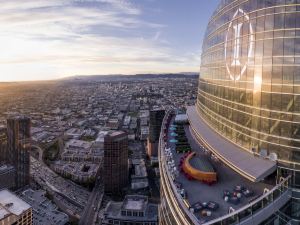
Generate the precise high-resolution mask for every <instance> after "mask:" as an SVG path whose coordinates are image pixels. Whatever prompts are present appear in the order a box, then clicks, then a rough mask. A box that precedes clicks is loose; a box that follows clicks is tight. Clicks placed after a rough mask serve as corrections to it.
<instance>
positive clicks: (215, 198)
mask: <svg viewBox="0 0 300 225" xmlns="http://www.w3.org/2000/svg"><path fill="white" fill-rule="evenodd" d="M170 124H171V125H172V124H174V117H173V118H172V120H171V123H170ZM174 127H176V126H170V127H169V128H168V131H167V132H168V135H167V147H168V148H170V149H171V152H172V157H173V160H174V163H175V165H176V166H177V170H178V171H180V168H179V166H178V165H179V164H180V160H181V158H182V157H183V156H184V155H185V153H177V152H176V150H175V149H176V142H174V141H171V140H174V134H173V135H172V133H174V132H176V130H175V129H174ZM184 131H185V136H186V138H187V140H188V143H189V145H190V147H191V150H192V151H193V152H195V153H196V155H197V156H196V158H194V159H192V160H191V164H192V165H194V166H195V167H197V165H198V163H200V161H201V163H203V162H205V163H206V164H207V165H206V167H207V168H209V167H210V166H212V168H211V169H213V170H215V171H216V172H217V174H218V175H217V176H218V181H217V183H215V184H213V185H207V184H204V183H202V182H199V181H195V180H189V179H188V178H187V177H186V175H185V174H184V173H182V172H180V173H178V176H175V183H176V184H177V186H178V185H179V186H182V187H181V188H179V189H178V192H180V191H181V190H182V189H184V190H185V193H186V200H187V201H186V202H187V203H188V204H189V205H190V206H193V205H194V204H196V203H204V204H205V203H208V202H215V203H217V205H218V209H216V210H213V211H211V213H212V214H211V215H210V216H206V215H205V216H204V215H200V212H199V211H195V216H196V217H197V218H198V220H199V221H203V222H205V221H208V220H213V219H216V218H219V217H222V216H224V215H226V214H228V210H229V208H230V207H231V208H233V209H235V210H237V209H239V208H242V207H243V206H245V205H247V204H248V203H249V202H250V201H251V200H253V199H255V198H257V197H259V196H261V195H262V194H263V192H264V189H265V188H267V189H272V187H273V186H274V185H275V181H274V185H271V184H267V183H262V182H261V183H254V182H251V181H249V180H248V179H246V178H244V177H243V176H241V175H240V174H238V173H236V172H235V171H233V170H232V169H231V168H229V167H227V166H226V165H224V164H223V163H222V162H221V161H220V160H218V159H217V158H212V156H211V155H210V154H209V151H208V150H207V149H205V148H204V146H201V145H200V144H199V143H198V142H196V140H195V139H194V138H193V136H192V133H191V128H190V126H189V125H184ZM175 139H176V137H175ZM198 166H199V168H201V167H202V166H203V165H198ZM240 186H241V187H244V188H245V189H248V190H249V191H250V192H251V193H253V194H251V196H250V195H249V196H248V197H246V196H244V195H241V196H242V197H241V198H239V199H238V201H236V202H234V201H232V202H231V203H230V201H228V202H226V201H225V200H224V191H226V192H227V191H229V192H231V194H232V195H234V194H237V192H236V191H235V189H236V188H237V187H240Z"/></svg>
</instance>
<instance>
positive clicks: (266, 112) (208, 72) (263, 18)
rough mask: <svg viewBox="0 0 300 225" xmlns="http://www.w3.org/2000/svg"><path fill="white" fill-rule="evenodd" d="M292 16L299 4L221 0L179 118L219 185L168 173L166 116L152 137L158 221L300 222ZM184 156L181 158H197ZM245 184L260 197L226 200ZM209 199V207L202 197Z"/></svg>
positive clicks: (299, 47) (298, 79) (299, 85)
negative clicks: (194, 92)
mask: <svg viewBox="0 0 300 225" xmlns="http://www.w3.org/2000/svg"><path fill="white" fill-rule="evenodd" d="M299 21H300V2H299V1H293V0H283V1H281V0H264V1H263V0H261V1H260V0H259V1H258V0H248V1H236V0H222V1H220V4H219V6H218V7H217V9H216V11H215V12H214V14H213V16H212V17H211V19H210V21H209V24H208V27H207V31H206V35H205V39H204V42H203V50H202V60H201V63H202V65H201V72H200V78H199V89H198V99H197V104H196V106H195V107H189V108H188V110H187V115H188V119H189V122H190V133H191V136H192V138H193V140H194V142H196V143H197V144H198V146H200V147H199V149H198V148H197V147H196V146H195V145H193V151H195V152H196V154H198V155H200V156H201V154H202V152H204V154H205V155H207V154H210V155H211V158H213V159H216V160H217V161H218V162H222V165H224V166H222V167H220V168H219V166H218V163H215V165H216V168H217V171H216V172H217V174H218V182H217V183H216V184H215V185H213V186H211V187H209V188H205V186H203V185H202V184H199V183H198V184H197V183H195V182H194V183H191V182H187V181H186V179H182V177H181V176H176V173H175V172H176V170H175V169H177V170H178V168H175V166H174V162H175V164H176V163H178V164H179V161H180V159H178V156H177V154H176V152H172V151H173V150H172V148H170V147H171V146H172V143H171V142H172V141H174V138H173V139H172V140H171V142H170V140H169V133H168V132H170V129H173V130H176V127H175V125H173V126H172V116H171V115H169V114H168V115H167V116H166V117H165V119H164V122H163V128H164V134H161V138H160V143H159V158H160V162H161V163H160V174H161V206H160V224H172V225H181V224H185V225H189V224H218V225H219V224H220V225H221V224H226V225H227V224H268V225H271V224H290V225H293V224H299V221H300V213H299V210H298V209H299V205H300V204H299V202H300V198H299V195H297V193H298V192H299V187H300V172H299V171H300V170H299V169H300V157H299V156H300V114H299V112H300V98H299V96H300V76H299V74H300V66H299V65H300V38H299V37H300V36H299V34H300V33H299V30H300V22H299ZM170 126H172V127H171V128H170ZM175 141H176V140H175ZM203 149H204V150H203ZM193 154H194V153H193ZM191 157H192V156H189V157H188V159H182V161H181V163H182V164H184V166H188V168H191V167H192V166H193V163H194V166H197V165H199V163H198V164H196V163H195V160H196V159H194V161H192V160H191V161H187V160H189V159H190V158H191ZM198 160H200V161H201V157H200V159H198ZM173 167H174V168H173ZM198 168H201V167H198ZM192 170H193V172H195V173H198V175H200V174H201V175H203V174H205V173H204V172H203V171H197V170H196V169H195V168H192ZM174 171H175V172H174ZM225 174H227V175H225ZM188 176H190V175H189V174H188ZM226 177H227V180H226ZM235 179H236V180H237V181H238V182H235V181H234V180H235ZM272 179H273V183H272V182H271V181H272ZM265 180H268V181H269V182H271V183H272V185H271V186H268V185H269V184H270V183H268V182H265ZM274 180H276V182H275V181H274ZM174 181H175V182H174ZM224 181H226V182H224ZM227 182H228V183H229V182H230V185H228V183H227ZM226 183H227V185H228V186H226ZM238 183H239V184H240V185H241V186H243V187H241V186H239V185H238ZM179 184H180V185H179ZM239 187H241V190H247V191H246V192H244V191H239V190H238V188H239ZM245 187H251V188H249V189H252V190H253V189H255V191H254V192H255V193H256V194H255V196H260V197H259V198H256V199H251V200H249V201H247V203H245V204H243V203H237V202H234V200H236V199H235V198H234V197H232V193H231V191H232V190H234V193H235V194H236V193H241V195H240V196H241V198H244V199H247V197H248V194H249V193H251V191H250V190H249V189H247V188H245ZM260 187H264V188H265V190H264V191H262V190H259V188H260ZM195 189H196V190H197V192H195V191H194V190H195ZM224 189H226V190H229V191H228V192H227V191H225V192H223V191H224ZM178 193H179V194H178ZM218 193H221V194H220V195H221V196H222V195H223V197H224V198H222V197H221V198H218V197H215V196H216V195H218ZM210 199H214V200H213V203H212V204H211V205H210V206H212V207H211V208H209V207H208V206H207V204H201V203H200V202H201V201H206V203H207V202H208V201H209V200H210ZM224 199H225V200H226V201H224ZM238 201H239V200H238ZM215 202H217V203H218V204H219V205H221V207H220V208H219V209H215V210H216V212H217V213H216V212H215V211H214V209H213V206H215V205H216V204H214V203H215ZM227 202H229V203H227ZM222 209H226V211H224V212H222ZM199 211H200V213H199ZM228 212H229V213H228Z"/></svg>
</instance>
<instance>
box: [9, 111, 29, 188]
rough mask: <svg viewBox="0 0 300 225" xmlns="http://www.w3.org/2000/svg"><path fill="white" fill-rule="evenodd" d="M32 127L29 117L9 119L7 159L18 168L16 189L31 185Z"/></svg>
mask: <svg viewBox="0 0 300 225" xmlns="http://www.w3.org/2000/svg"><path fill="white" fill-rule="evenodd" d="M30 127H31V123H30V118H28V117H25V116H13V117H10V118H8V119H7V161H8V163H9V164H11V165H13V166H14V168H15V170H16V177H15V178H16V183H15V185H16V189H19V188H22V187H24V186H26V185H29V179H30V175H29V170H30V158H29V151H30V148H31V140H30V137H31V136H30Z"/></svg>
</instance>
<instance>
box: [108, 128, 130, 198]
mask: <svg viewBox="0 0 300 225" xmlns="http://www.w3.org/2000/svg"><path fill="white" fill-rule="evenodd" d="M103 173H104V189H105V192H106V193H108V194H113V195H119V194H122V192H123V190H124V188H126V186H127V184H128V137H127V134H126V133H125V132H123V131H113V132H109V133H108V134H107V135H106V136H105V137H104V170H103Z"/></svg>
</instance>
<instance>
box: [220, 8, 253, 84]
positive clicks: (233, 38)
mask: <svg viewBox="0 0 300 225" xmlns="http://www.w3.org/2000/svg"><path fill="white" fill-rule="evenodd" d="M245 39H248V40H247V42H248V43H247V46H248V51H247V53H245V51H244V50H242V48H243V47H244V46H243V44H244V43H243V40H245ZM254 39H255V36H254V31H253V27H252V24H251V22H250V18H249V15H248V14H247V13H245V12H244V11H243V10H242V9H238V10H237V11H236V12H235V14H234V15H233V17H232V19H231V21H230V23H229V26H228V30H227V34H226V39H225V62H226V70H227V72H228V74H229V77H230V79H231V80H233V81H238V80H240V79H241V78H242V76H243V74H244V73H245V72H246V69H247V66H248V63H249V58H250V57H251V56H252V54H253V48H254Z"/></svg>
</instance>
